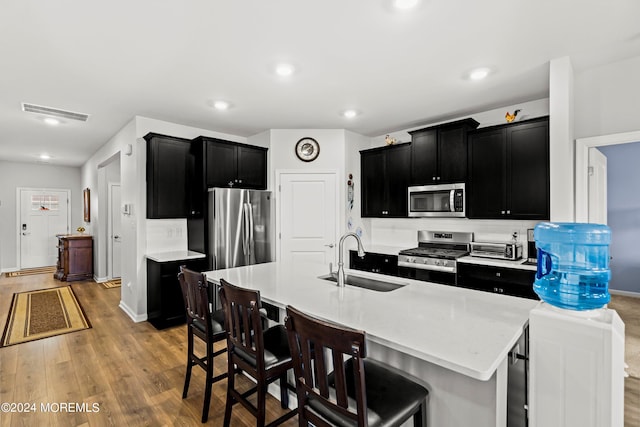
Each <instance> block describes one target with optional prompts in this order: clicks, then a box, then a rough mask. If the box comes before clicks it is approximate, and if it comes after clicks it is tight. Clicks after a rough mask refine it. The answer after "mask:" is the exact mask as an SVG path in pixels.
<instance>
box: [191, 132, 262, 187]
mask: <svg viewBox="0 0 640 427" xmlns="http://www.w3.org/2000/svg"><path fill="white" fill-rule="evenodd" d="M198 139H199V140H201V141H202V143H203V144H202V146H203V150H204V151H203V157H204V159H205V184H206V187H207V188H210V187H232V188H248V189H255V190H264V189H266V188H267V149H266V148H264V147H256V146H252V145H246V144H239V143H235V142H230V141H224V140H221V139H215V138H207V137H200V138H198Z"/></svg>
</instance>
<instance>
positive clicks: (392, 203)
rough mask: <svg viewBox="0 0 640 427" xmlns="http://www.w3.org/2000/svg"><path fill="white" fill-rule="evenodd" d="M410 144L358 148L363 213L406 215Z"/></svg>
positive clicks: (368, 215)
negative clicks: (367, 148) (361, 149)
mask: <svg viewBox="0 0 640 427" xmlns="http://www.w3.org/2000/svg"><path fill="white" fill-rule="evenodd" d="M410 158H411V148H410V144H398V145H391V146H388V147H380V148H373V149H371V150H363V151H360V168H361V172H360V173H361V175H362V184H361V187H360V188H361V197H362V211H361V214H362V216H363V217H383V218H386V217H399V218H402V217H406V216H407V188H408V186H409V170H408V168H407V165H408V164H409V160H410Z"/></svg>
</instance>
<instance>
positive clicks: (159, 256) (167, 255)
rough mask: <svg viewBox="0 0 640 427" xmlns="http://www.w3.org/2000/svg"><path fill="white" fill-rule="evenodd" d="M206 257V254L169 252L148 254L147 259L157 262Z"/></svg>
mask: <svg viewBox="0 0 640 427" xmlns="http://www.w3.org/2000/svg"><path fill="white" fill-rule="evenodd" d="M204 257H206V255H205V254H203V253H200V252H195V251H169V252H157V253H151V254H147V258H148V259H150V260H152V261H156V262H170V261H181V260H183V259H198V258H204Z"/></svg>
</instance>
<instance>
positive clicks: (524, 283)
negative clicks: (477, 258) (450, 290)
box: [457, 262, 539, 299]
mask: <svg viewBox="0 0 640 427" xmlns="http://www.w3.org/2000/svg"><path fill="white" fill-rule="evenodd" d="M535 275H536V272H535V271H532V270H522V269H518V268H505V267H496V266H491V265H478V264H467V263H462V262H458V264H457V285H458V286H460V287H463V288H469V289H477V290H479V291H486V292H494V293H498V294H505V295H512V296H516V297H524V298H531V299H539V298H538V295H537V294H536V293H535V292H534V291H533V281H534V279H535Z"/></svg>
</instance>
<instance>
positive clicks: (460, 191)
mask: <svg viewBox="0 0 640 427" xmlns="http://www.w3.org/2000/svg"><path fill="white" fill-rule="evenodd" d="M409 216H410V217H459V218H460V217H462V218H463V217H464V216H465V194H464V184H438V185H421V186H415V187H409Z"/></svg>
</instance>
